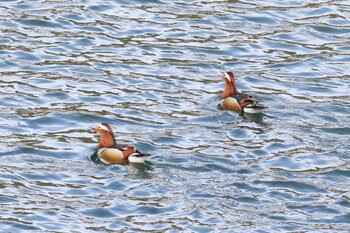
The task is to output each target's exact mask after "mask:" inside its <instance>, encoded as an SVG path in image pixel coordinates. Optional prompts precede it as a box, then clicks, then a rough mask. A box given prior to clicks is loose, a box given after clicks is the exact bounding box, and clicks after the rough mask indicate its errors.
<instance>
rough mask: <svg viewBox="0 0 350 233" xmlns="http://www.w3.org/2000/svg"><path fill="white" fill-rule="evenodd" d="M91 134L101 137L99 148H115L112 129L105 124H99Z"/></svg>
mask: <svg viewBox="0 0 350 233" xmlns="http://www.w3.org/2000/svg"><path fill="white" fill-rule="evenodd" d="M91 132H92V133H98V134H100V135H101V138H100V142H99V143H98V147H97V148H98V149H99V148H111V147H114V146H115V138H114V133H113V130H112V127H111V126H110V125H109V124H107V123H101V124H98V125H97V126H96V128H95V129H93V130H91Z"/></svg>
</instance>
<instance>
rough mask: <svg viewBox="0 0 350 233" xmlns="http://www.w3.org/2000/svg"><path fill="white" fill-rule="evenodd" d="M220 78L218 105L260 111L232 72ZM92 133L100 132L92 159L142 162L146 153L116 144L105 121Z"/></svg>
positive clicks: (226, 107) (241, 111)
mask: <svg viewBox="0 0 350 233" xmlns="http://www.w3.org/2000/svg"><path fill="white" fill-rule="evenodd" d="M221 79H223V80H224V81H225V82H226V87H225V89H224V91H223V92H222V94H221V101H220V104H219V106H220V107H221V108H223V109H225V110H232V111H237V112H240V113H244V112H245V113H260V112H261V111H262V110H263V109H264V108H266V107H264V106H261V105H258V102H260V100H258V99H256V98H254V97H252V96H250V95H247V94H244V93H242V92H240V91H238V89H237V87H236V81H235V76H234V74H233V73H232V72H225V73H224V74H223V75H222V76H221ZM92 132H93V133H98V134H100V136H101V138H100V142H99V144H98V146H97V148H96V151H95V154H94V155H93V157H95V158H94V159H93V160H96V161H101V162H102V163H105V164H115V163H127V162H132V163H143V162H144V161H145V159H146V158H147V156H149V155H148V154H143V153H141V152H140V151H138V150H137V149H136V147H135V146H130V145H127V146H121V145H117V144H116V142H115V138H114V133H113V130H112V127H111V126H110V125H108V124H106V123H101V124H99V125H98V126H97V127H96V128H95V129H93V130H92Z"/></svg>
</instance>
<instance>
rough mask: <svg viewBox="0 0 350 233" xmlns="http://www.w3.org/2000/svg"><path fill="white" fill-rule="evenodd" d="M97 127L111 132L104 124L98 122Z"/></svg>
mask: <svg viewBox="0 0 350 233" xmlns="http://www.w3.org/2000/svg"><path fill="white" fill-rule="evenodd" d="M97 128H99V129H102V130H106V131H107V132H109V130H108V128H107V127H106V126H104V125H102V124H98V125H97Z"/></svg>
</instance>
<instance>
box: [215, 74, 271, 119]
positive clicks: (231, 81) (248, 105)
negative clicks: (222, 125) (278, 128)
mask: <svg viewBox="0 0 350 233" xmlns="http://www.w3.org/2000/svg"><path fill="white" fill-rule="evenodd" d="M221 79H222V80H224V81H225V82H226V87H225V89H224V91H223V92H222V94H221V101H220V104H219V105H220V107H222V108H223V109H225V110H233V111H236V112H241V113H243V112H245V113H261V111H262V110H263V109H264V108H266V107H264V106H262V105H258V102H260V100H258V99H256V98H254V97H253V96H250V95H247V94H244V93H242V92H240V91H239V90H238V89H237V87H236V80H235V76H234V74H233V73H232V72H230V71H229V72H225V73H224V74H223V75H221Z"/></svg>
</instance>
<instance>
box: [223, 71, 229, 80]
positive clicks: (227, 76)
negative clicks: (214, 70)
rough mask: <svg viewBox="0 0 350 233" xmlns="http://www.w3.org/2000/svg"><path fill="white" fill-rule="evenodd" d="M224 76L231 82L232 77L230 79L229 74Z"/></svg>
mask: <svg viewBox="0 0 350 233" xmlns="http://www.w3.org/2000/svg"><path fill="white" fill-rule="evenodd" d="M224 76H225V78H226V79H228V80H229V81H231V77H230V75H228V73H227V72H225V73H224Z"/></svg>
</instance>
